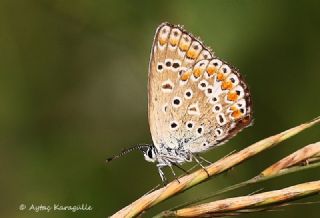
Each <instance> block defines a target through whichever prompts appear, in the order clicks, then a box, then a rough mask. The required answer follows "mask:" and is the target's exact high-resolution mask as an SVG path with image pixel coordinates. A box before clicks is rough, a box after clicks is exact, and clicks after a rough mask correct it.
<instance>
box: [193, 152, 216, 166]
mask: <svg viewBox="0 0 320 218" xmlns="http://www.w3.org/2000/svg"><path fill="white" fill-rule="evenodd" d="M195 156H197V157H198V158H200V159H201V160H203V161H204V162H206V163H207V164H209V165H210V164H212V162H210V161H208V160H207V159H205V158H204V157H201V156H200V155H199V154H196V155H195Z"/></svg>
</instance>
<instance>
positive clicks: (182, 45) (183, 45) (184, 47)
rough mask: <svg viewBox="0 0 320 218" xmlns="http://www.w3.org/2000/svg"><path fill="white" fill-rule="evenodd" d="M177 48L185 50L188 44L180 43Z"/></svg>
mask: <svg viewBox="0 0 320 218" xmlns="http://www.w3.org/2000/svg"><path fill="white" fill-rule="evenodd" d="M179 48H180V49H181V51H187V50H188V48H189V46H188V45H187V44H180V46H179Z"/></svg>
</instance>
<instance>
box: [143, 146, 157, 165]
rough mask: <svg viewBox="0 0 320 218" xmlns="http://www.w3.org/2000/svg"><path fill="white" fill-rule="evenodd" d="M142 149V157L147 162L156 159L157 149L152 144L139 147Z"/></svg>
mask: <svg viewBox="0 0 320 218" xmlns="http://www.w3.org/2000/svg"><path fill="white" fill-rule="evenodd" d="M140 151H142V153H143V156H144V159H145V160H146V161H149V162H152V163H154V162H156V160H157V149H156V147H155V146H154V145H146V146H143V147H141V148H140Z"/></svg>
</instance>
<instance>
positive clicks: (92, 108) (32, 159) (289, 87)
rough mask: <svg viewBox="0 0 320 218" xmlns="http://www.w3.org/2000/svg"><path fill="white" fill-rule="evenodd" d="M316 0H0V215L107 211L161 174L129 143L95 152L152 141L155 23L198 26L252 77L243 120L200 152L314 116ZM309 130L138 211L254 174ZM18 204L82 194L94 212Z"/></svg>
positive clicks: (319, 88)
mask: <svg viewBox="0 0 320 218" xmlns="http://www.w3.org/2000/svg"><path fill="white" fill-rule="evenodd" d="M319 8H320V4H319V3H317V1H277V0H273V1H253V0H245V1H236V0H234V1H231V0H227V1H223V0H220V1H209V0H208V1H157V2H156V1H130V0H126V1H124V0H117V1H101V0H100V1H98V0H97V1H89V0H87V1H84V0H78V1H62V0H57V1H40V0H38V1H36V0H30V1H9V0H0V101H1V104H0V130H1V131H0V134H1V137H0V144H1V147H0V169H1V171H0V182H1V183H0V193H1V194H0V196H1V198H0V203H1V204H0V211H1V217H49V218H51V217H106V216H108V215H111V214H112V213H114V212H115V211H117V210H118V209H120V208H122V207H124V206H126V205H127V204H128V203H130V202H132V201H133V200H135V199H137V198H138V197H139V196H141V195H143V194H144V193H146V192H147V191H149V190H150V189H152V188H153V187H154V186H156V185H157V184H158V183H159V182H160V178H159V175H158V173H157V170H156V167H155V166H154V165H153V164H150V163H147V162H145V160H144V159H143V157H142V155H141V153H139V152H134V153H131V154H130V155H128V156H126V157H124V158H122V159H119V160H117V161H114V162H112V163H110V165H106V164H105V159H106V158H107V157H109V156H110V155H112V154H115V153H118V152H119V151H120V150H121V149H122V148H124V147H128V146H131V145H134V144H137V143H144V142H146V143H150V142H151V137H150V133H149V127H148V121H147V69H148V61H149V54H150V49H151V44H152V40H153V35H154V31H155V29H156V27H157V25H159V24H160V23H162V22H164V21H168V22H171V23H174V24H183V25H184V26H185V28H186V29H187V30H189V31H191V32H192V33H194V35H196V36H201V39H202V40H204V42H205V44H206V45H209V46H210V47H212V48H213V49H214V50H215V52H216V54H217V55H218V56H219V57H221V58H222V59H224V60H226V61H228V62H230V63H232V64H233V65H234V66H236V67H238V68H239V69H240V71H241V72H242V74H243V75H244V76H245V78H246V80H247V82H248V84H249V86H250V88H251V92H252V96H253V103H254V117H255V123H254V126H252V127H250V128H248V129H246V130H245V131H243V132H242V133H241V134H239V135H238V136H237V137H235V138H234V139H233V140H231V141H229V142H228V143H227V144H226V145H225V146H223V147H221V148H219V149H216V150H214V151H211V152H208V153H206V154H205V155H204V157H206V158H207V159H209V160H211V161H214V160H217V159H218V158H221V157H222V156H225V155H226V154H228V153H230V152H231V151H233V150H235V149H236V150H239V149H241V148H243V147H245V146H248V145H249V144H250V143H253V142H255V141H257V140H259V139H262V138H264V137H267V136H270V135H272V134H275V133H278V132H280V131H282V130H285V129H288V128H289V127H292V126H295V125H297V124H300V123H302V122H304V121H308V120H310V119H312V118H314V117H316V116H318V115H319V114H320V113H319V112H320V110H319V109H320V97H319V94H320V85H319V82H320V70H319V69H320V43H319V39H320V13H319ZM319 130H320V129H319V127H314V128H312V129H309V130H307V131H305V132H303V133H302V134H300V135H298V136H296V137H294V138H292V139H290V140H288V141H286V142H285V143H282V144H281V145H279V146H278V147H276V148H273V149H271V150H268V151H266V152H264V153H263V154H260V155H258V156H257V157H255V158H253V159H251V160H250V161H247V162H245V163H244V164H242V165H240V166H238V167H236V168H234V169H233V170H232V171H230V172H228V173H227V174H225V175H223V176H219V177H217V178H215V179H212V180H210V181H209V182H207V183H204V184H202V185H199V186H198V187H195V188H193V189H191V190H189V191H187V192H186V193H184V194H182V195H179V196H177V197H175V198H173V199H170V200H169V201H166V202H165V203H162V204H161V205H159V206H157V207H155V208H154V209H152V210H151V211H150V213H149V214H148V215H147V217H149V216H150V215H152V214H155V213H157V212H159V211H161V210H163V209H166V208H169V207H171V206H174V205H176V204H178V203H179V202H185V201H189V200H191V199H193V198H194V196H201V195H203V194H205V193H208V192H211V191H214V190H218V189H221V188H223V187H225V186H226V185H231V184H234V183H236V182H240V181H243V180H245V179H248V178H250V177H252V176H254V175H256V174H257V173H258V172H259V171H260V170H262V169H264V168H265V167H267V166H269V165H270V164H272V163H274V162H275V161H277V160H279V159H280V158H282V157H284V156H285V155H287V154H289V153H291V152H293V151H295V150H297V149H298V148H300V147H301V146H303V145H307V144H308V143H313V142H316V141H317V140H319V135H320V134H319ZM190 166H191V165H186V168H188V167H190ZM166 173H167V175H168V177H169V178H171V179H172V177H171V175H170V172H169V171H166ZM319 173H320V172H319V169H315V170H311V171H307V172H303V173H298V174H293V175H289V176H285V177H283V178H278V179H274V180H272V181H269V182H265V183H262V184H259V185H256V186H252V187H250V188H245V189H242V190H241V191H238V192H235V193H233V196H237V195H241V194H242V195H243V194H249V193H251V192H253V191H255V190H258V189H260V188H264V190H272V189H278V188H283V187H286V186H289V185H293V184H298V183H300V182H305V181H312V180H316V179H319ZM228 196H229V195H228ZM311 200H317V201H319V197H318V198H310V199H309V201H311ZM22 203H23V204H26V206H27V207H29V206H30V205H31V204H34V205H52V204H54V203H58V204H61V205H77V204H81V203H85V204H88V205H91V206H92V207H93V210H92V211H80V212H75V213H73V212H70V211H67V212H62V211H51V212H50V213H47V212H44V211H42V212H38V213H36V212H33V211H27V210H26V211H19V209H18V208H19V205H20V204H22ZM306 211H307V212H306ZM319 213H320V206H319V205H303V206H295V207H291V208H287V209H286V210H284V211H277V212H263V213H256V214H251V215H244V216H246V217H270V216H272V217H301V216H302V215H303V216H304V217H306V216H307V217H319ZM306 214H307V215H306Z"/></svg>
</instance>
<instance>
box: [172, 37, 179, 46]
mask: <svg viewBox="0 0 320 218" xmlns="http://www.w3.org/2000/svg"><path fill="white" fill-rule="evenodd" d="M170 44H171V45H172V46H176V45H177V44H178V40H176V39H170Z"/></svg>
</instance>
